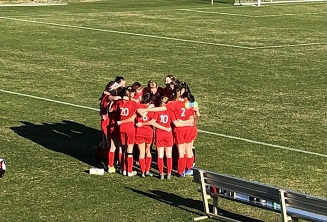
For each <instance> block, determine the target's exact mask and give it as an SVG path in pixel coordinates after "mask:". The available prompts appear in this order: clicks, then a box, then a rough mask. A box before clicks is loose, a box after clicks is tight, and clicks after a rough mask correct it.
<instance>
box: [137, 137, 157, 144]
mask: <svg viewBox="0 0 327 222" xmlns="http://www.w3.org/2000/svg"><path fill="white" fill-rule="evenodd" d="M152 141H153V136H146V137H145V136H136V137H135V144H142V143H146V144H151V143H152Z"/></svg>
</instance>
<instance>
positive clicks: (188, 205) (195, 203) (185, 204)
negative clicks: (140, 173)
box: [125, 187, 262, 222]
mask: <svg viewBox="0 0 327 222" xmlns="http://www.w3.org/2000/svg"><path fill="white" fill-rule="evenodd" d="M125 188H126V189H129V190H131V191H133V192H135V193H138V194H141V195H143V196H146V197H150V198H152V199H155V200H158V201H160V202H162V203H165V204H168V205H171V206H174V207H177V208H180V209H182V210H185V211H187V212H189V213H192V214H196V216H195V217H197V216H202V215H203V213H201V212H203V203H202V201H201V200H194V199H190V198H184V197H181V196H179V195H176V194H174V193H167V192H165V191H162V190H149V191H148V192H144V191H141V190H137V189H134V188H130V187H125ZM195 192H196V191H195ZM210 211H211V212H212V205H211V206H210ZM218 211H219V213H222V214H223V215H224V216H226V217H228V218H232V219H235V220H239V221H244V222H262V221H260V220H256V219H253V218H250V217H246V216H243V215H239V214H236V213H233V212H229V211H227V210H224V209H221V208H219V209H218Z"/></svg>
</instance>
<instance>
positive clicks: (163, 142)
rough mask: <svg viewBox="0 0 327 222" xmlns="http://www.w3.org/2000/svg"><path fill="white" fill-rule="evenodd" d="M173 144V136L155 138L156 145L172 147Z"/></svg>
mask: <svg viewBox="0 0 327 222" xmlns="http://www.w3.org/2000/svg"><path fill="white" fill-rule="evenodd" d="M172 146H173V138H172V137H166V138H162V139H158V138H156V147H172Z"/></svg>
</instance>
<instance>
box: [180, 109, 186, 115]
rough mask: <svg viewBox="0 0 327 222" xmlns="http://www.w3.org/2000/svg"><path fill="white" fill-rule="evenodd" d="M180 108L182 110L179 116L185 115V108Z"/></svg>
mask: <svg viewBox="0 0 327 222" xmlns="http://www.w3.org/2000/svg"><path fill="white" fill-rule="evenodd" d="M181 110H182V114H181V116H185V111H186V109H185V108H181Z"/></svg>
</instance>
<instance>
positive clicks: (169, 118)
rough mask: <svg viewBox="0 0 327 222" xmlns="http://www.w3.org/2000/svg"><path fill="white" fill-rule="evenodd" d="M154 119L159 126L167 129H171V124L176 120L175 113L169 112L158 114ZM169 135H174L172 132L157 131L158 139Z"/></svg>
mask: <svg viewBox="0 0 327 222" xmlns="http://www.w3.org/2000/svg"><path fill="white" fill-rule="evenodd" d="M154 119H155V120H156V122H157V123H158V124H159V125H161V126H163V127H166V128H169V127H171V123H172V122H173V121H175V120H176V118H175V115H174V113H173V112H172V111H169V110H165V111H160V112H156V114H155V116H154ZM167 135H172V132H171V131H170V132H167V131H165V130H162V129H159V128H157V129H156V136H157V138H164V137H165V136H167Z"/></svg>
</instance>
